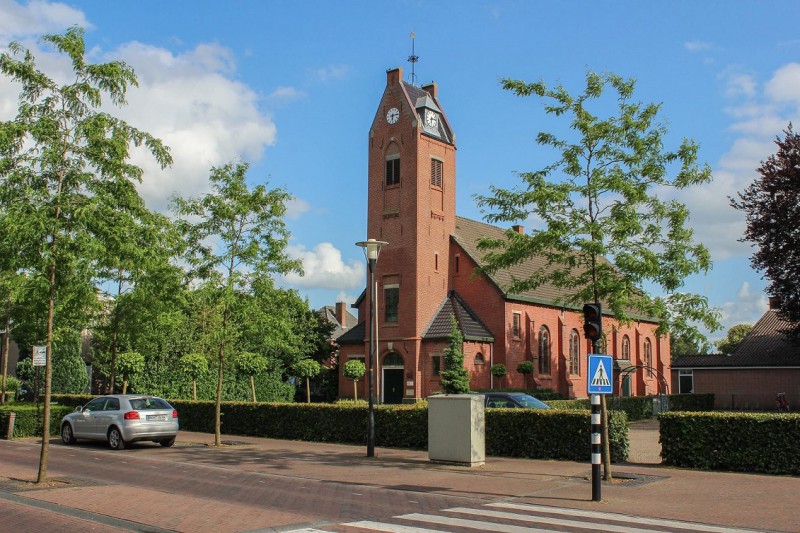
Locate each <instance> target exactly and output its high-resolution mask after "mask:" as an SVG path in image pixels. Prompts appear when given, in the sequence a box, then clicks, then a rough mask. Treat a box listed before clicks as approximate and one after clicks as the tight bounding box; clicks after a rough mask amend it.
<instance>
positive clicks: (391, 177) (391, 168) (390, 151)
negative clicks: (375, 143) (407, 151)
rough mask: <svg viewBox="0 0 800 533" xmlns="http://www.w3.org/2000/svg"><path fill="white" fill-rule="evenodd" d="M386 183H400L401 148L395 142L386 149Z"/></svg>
mask: <svg viewBox="0 0 800 533" xmlns="http://www.w3.org/2000/svg"><path fill="white" fill-rule="evenodd" d="M385 183H386V185H387V186H389V185H398V184H399V183H400V149H399V148H398V147H397V145H396V144H395V143H392V144H390V145H389V147H388V148H387V149H386V182H385Z"/></svg>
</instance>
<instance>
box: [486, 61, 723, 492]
mask: <svg viewBox="0 0 800 533" xmlns="http://www.w3.org/2000/svg"><path fill="white" fill-rule="evenodd" d="M502 84H503V88H504V89H506V90H510V91H512V92H514V93H515V94H517V95H518V96H530V95H535V96H538V97H540V98H542V99H543V100H545V102H546V103H545V112H546V113H548V114H552V115H555V116H557V117H564V118H567V119H568V120H569V121H570V122H569V126H570V129H571V130H572V131H573V132H574V133H573V134H567V135H565V136H564V137H559V136H557V135H555V134H552V133H547V132H540V133H539V134H538V135H537V137H536V140H537V142H538V143H539V144H540V145H543V146H546V147H550V148H552V149H553V150H554V151H555V152H556V153H557V158H556V160H555V161H554V162H553V163H552V164H550V165H547V166H546V167H544V168H542V169H540V170H535V171H533V172H524V173H521V174H520V177H521V179H522V184H521V187H518V188H516V189H514V190H504V189H501V188H499V187H492V188H491V192H492V194H491V195H490V196H479V197H478V204H479V205H480V206H481V207H483V208H487V209H488V210H489V211H490V212H489V214H488V215H487V216H486V218H487V219H488V220H489V221H490V222H503V223H516V222H518V221H519V220H525V219H527V218H528V217H529V216H534V217H535V218H536V219H537V226H541V229H534V230H533V231H532V232H531V234H530V235H522V234H519V233H517V232H514V231H508V232H507V233H506V236H505V238H504V239H483V240H482V241H481V242H480V243H479V246H480V248H481V249H483V250H486V251H488V254H487V255H486V256H485V258H484V260H485V270H486V271H487V272H490V273H493V272H496V271H498V270H500V269H504V268H508V267H510V266H513V265H516V264H518V263H521V262H523V261H527V260H529V259H530V258H532V257H544V258H545V259H546V262H545V266H543V267H541V268H539V269H537V270H536V271H535V272H534V273H533V274H532V275H530V276H529V277H527V278H519V279H514V280H513V281H512V283H511V285H510V286H509V287H507V290H508V291H509V292H512V293H520V292H524V291H528V290H533V289H536V288H538V287H540V286H541V285H543V284H545V283H549V284H552V285H553V286H555V287H556V288H558V289H560V290H561V291H562V293H563V294H564V297H563V298H562V302H561V303H565V304H568V305H575V306H579V305H580V304H582V303H585V302H604V303H605V306H606V309H607V310H610V311H611V312H612V313H613V314H614V316H615V317H616V318H617V320H619V321H621V322H628V321H630V319H631V317H632V313H638V314H640V315H644V316H647V317H652V318H654V319H656V320H658V321H659V329H658V333H659V334H661V335H665V334H668V333H669V332H670V326H672V327H673V329H675V328H678V327H683V328H688V329H689V330H690V331H695V332H696V331H698V328H697V326H696V325H695V323H694V322H687V321H685V320H680V321H674V320H673V317H685V316H688V315H691V316H692V317H695V318H698V319H699V320H700V322H701V323H702V324H703V325H705V326H706V327H708V328H709V329H712V330H713V329H715V328H718V327H719V326H718V313H717V312H715V311H714V310H713V309H710V308H709V307H708V302H707V300H706V299H705V298H704V297H702V296H698V295H692V294H687V293H683V292H680V289H681V288H682V287H683V283H684V280H685V279H686V277H688V276H690V275H692V274H696V273H701V272H703V273H705V272H707V271H708V270H709V269H710V268H711V259H710V254H709V252H708V250H707V249H706V248H705V247H704V246H703V245H702V244H695V243H694V242H693V234H692V230H691V229H690V228H688V227H687V226H686V222H687V220H688V218H689V212H688V210H687V209H686V207H685V206H684V205H683V204H681V203H679V202H677V201H674V200H672V201H665V200H662V199H661V198H663V197H664V194H663V189H665V188H672V189H678V190H680V189H685V188H687V187H691V186H693V185H699V184H703V183H707V182H709V181H710V180H711V170H710V169H709V167H708V165H703V166H700V165H699V164H698V160H697V151H698V147H697V145H696V144H695V143H694V142H693V141H691V140H686V139H685V140H684V141H683V142H682V143H681V145H680V146H679V147H678V148H677V150H675V151H669V150H666V149H665V148H664V143H663V139H664V136H665V135H666V134H667V128H666V126H664V125H663V124H661V123H659V122H658V121H657V120H658V111H659V108H660V105H657V104H652V103H648V104H644V103H641V102H636V101H633V100H632V98H633V93H634V88H635V82H634V81H633V80H625V79H623V78H621V77H620V76H617V75H615V74H597V73H595V72H591V71H590V72H587V74H586V88H585V90H584V91H583V93H582V94H578V95H571V94H569V92H568V91H567V90H566V89H565V88H564V87H562V86H557V87H553V88H551V87H548V86H547V85H545V83H544V82H537V83H526V82H523V81H519V80H511V79H505V80H503V81H502ZM607 89H610V90H611V91H612V93H613V98H614V100H615V102H616V106H617V112H618V116H609V117H606V118H604V117H601V116H599V115H598V114H596V112H595V111H593V110H592V107H593V106H594V105H596V104H595V102H596V101H598V100H600V99H601V97H602V96H603V94H604V92H605V91H606V90H607ZM673 174H674V177H671V175H673ZM606 258H608V259H611V260H613V263H612V262H610V261H609V260H607V259H606ZM644 284H650V285H652V286H654V287H656V288H658V289H661V290H662V291H664V293H666V294H667V295H668V296H667V297H652V296H650V295H648V294H647V293H646V292H644V291H643V289H642V287H643V286H644ZM603 399H604V397H603ZM601 407H602V408H603V409H602V410H603V413H604V417H603V419H604V420H605V419H606V416H605V412H606V409H605V402H604V401H603V402H602V404H601ZM605 425H606V426H607V424H605ZM604 433H607V431H605V430H604ZM605 441H606V443H608V438H606V439H605ZM610 464H611V459H610V454H609V453H608V449H606V453H605V458H604V466H605V471H606V479H610Z"/></svg>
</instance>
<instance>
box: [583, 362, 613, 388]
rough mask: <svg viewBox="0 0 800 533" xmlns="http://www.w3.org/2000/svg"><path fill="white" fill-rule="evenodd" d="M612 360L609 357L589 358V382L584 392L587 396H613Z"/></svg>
mask: <svg viewBox="0 0 800 533" xmlns="http://www.w3.org/2000/svg"><path fill="white" fill-rule="evenodd" d="M612 365H613V358H612V357H611V356H610V355H600V354H593V355H590V356H589V380H588V382H587V383H586V391H587V392H588V393H589V394H613V393H614V385H613V383H612V378H613V376H614V374H613V366H612Z"/></svg>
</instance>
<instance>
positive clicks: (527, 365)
mask: <svg viewBox="0 0 800 533" xmlns="http://www.w3.org/2000/svg"><path fill="white" fill-rule="evenodd" d="M533 369H534V366H533V363H532V362H530V361H522V362H521V363H520V364H518V365H517V372H519V373H520V374H522V377H523V380H524V381H525V387H526V388H527V387H528V376H529V375H531V374H533Z"/></svg>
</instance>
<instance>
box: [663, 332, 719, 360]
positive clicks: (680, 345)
mask: <svg viewBox="0 0 800 533" xmlns="http://www.w3.org/2000/svg"><path fill="white" fill-rule="evenodd" d="M669 346H670V356H671V358H672V360H673V361H674V360H675V359H677V358H679V357H683V356H684V355H705V354H707V353H708V350H709V344H708V342H706V341H705V337H702V338H700V339H698V338H695V337H692V336H691V335H689V334H687V333H686V332H681V333H670V336H669Z"/></svg>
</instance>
